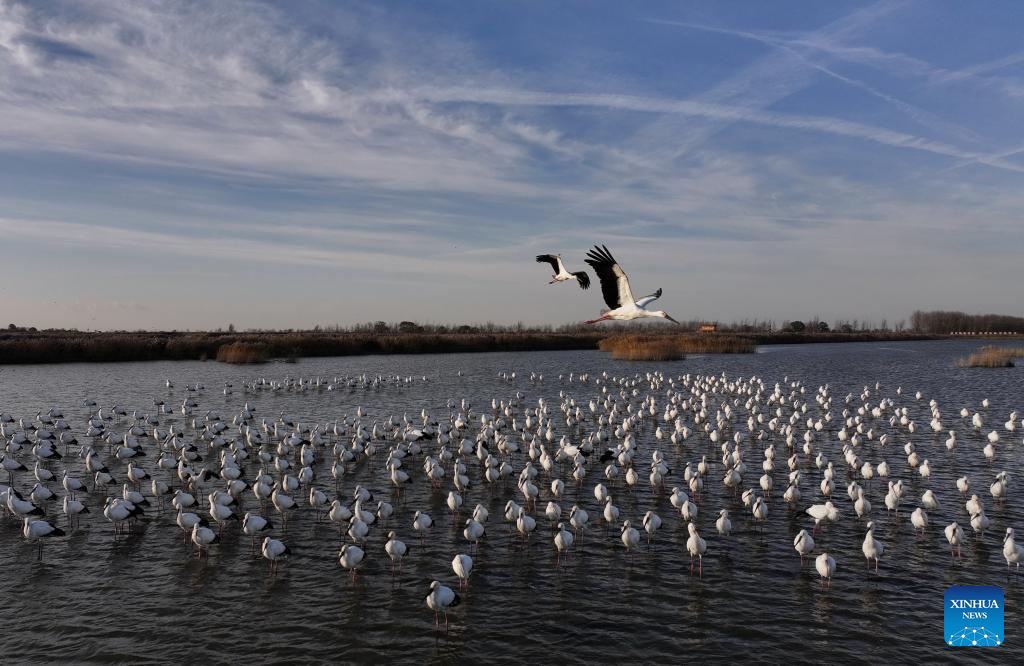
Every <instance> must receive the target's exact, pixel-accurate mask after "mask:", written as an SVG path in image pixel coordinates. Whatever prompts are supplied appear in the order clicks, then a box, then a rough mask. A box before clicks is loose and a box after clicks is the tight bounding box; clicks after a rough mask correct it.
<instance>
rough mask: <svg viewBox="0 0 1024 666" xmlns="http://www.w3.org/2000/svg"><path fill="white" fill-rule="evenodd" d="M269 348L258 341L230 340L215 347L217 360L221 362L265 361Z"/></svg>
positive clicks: (268, 356) (268, 354)
mask: <svg viewBox="0 0 1024 666" xmlns="http://www.w3.org/2000/svg"><path fill="white" fill-rule="evenodd" d="M268 359H270V350H269V349H268V348H267V346H266V345H265V344H262V343H259V342H231V343H229V344H226V345H221V346H220V347H218V348H217V360H218V361H220V362H221V363H239V364H240V363H266V362H267V360H268Z"/></svg>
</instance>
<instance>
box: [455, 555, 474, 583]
mask: <svg viewBox="0 0 1024 666" xmlns="http://www.w3.org/2000/svg"><path fill="white" fill-rule="evenodd" d="M452 571H454V572H455V575H456V576H458V577H459V587H460V588H462V587H466V588H468V587H469V576H470V574H472V573H473V558H472V557H470V556H469V555H466V554H465V553H459V554H458V555H456V556H455V557H454V558H453V559H452Z"/></svg>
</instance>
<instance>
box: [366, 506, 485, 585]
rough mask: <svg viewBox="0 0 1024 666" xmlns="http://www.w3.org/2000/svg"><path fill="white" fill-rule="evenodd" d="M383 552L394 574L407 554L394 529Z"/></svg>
mask: <svg viewBox="0 0 1024 666" xmlns="http://www.w3.org/2000/svg"><path fill="white" fill-rule="evenodd" d="M470 520H472V518H471V519H470ZM384 552H385V553H387V554H388V557H389V558H390V559H391V575H394V574H395V568H396V567H397V568H398V569H401V568H402V558H404V557H405V556H406V555H408V554H409V547H408V546H406V545H405V543H404V542H402V541H400V540H399V539H398V537H397V536H396V535H395V531H394V530H391V531H390V532H388V541H387V543H385V544H384Z"/></svg>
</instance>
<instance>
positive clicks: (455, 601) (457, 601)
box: [448, 592, 462, 608]
mask: <svg viewBox="0 0 1024 666" xmlns="http://www.w3.org/2000/svg"><path fill="white" fill-rule="evenodd" d="M453 594H455V598H454V599H452V602H451V603H450V604H448V605H449V607H451V608H454V607H455V606H458V605H459V604H461V603H462V597H460V596H459V593H458V592H454V593H453Z"/></svg>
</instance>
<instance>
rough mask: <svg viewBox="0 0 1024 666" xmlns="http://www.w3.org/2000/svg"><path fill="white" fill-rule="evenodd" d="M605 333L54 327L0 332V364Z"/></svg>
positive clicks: (428, 346) (427, 349)
mask: <svg viewBox="0 0 1024 666" xmlns="http://www.w3.org/2000/svg"><path fill="white" fill-rule="evenodd" d="M606 335H607V333H606V332H602V331H590V332H586V333H533V332H523V333H517V332H500V333H385V334H375V333H350V332H344V333H332V332H323V333H319V332H314V331H293V332H254V333H177V332H160V333H143V332H140V333H83V332H77V331H56V332H39V333H14V334H7V333H3V334H0V364H5V363H78V362H87V363H97V362H99V363H103V362H122V361H156V360H206V359H217V360H220V361H224V362H227V363H259V362H262V361H266V360H269V359H282V360H284V361H291V362H294V361H295V360H296V359H299V358H309V357H317V356H358V355H363V354H430V353H438V354H457V353H463V352H493V351H557V350H571V349H594V348H595V347H596V346H597V342H598V341H599V340H600V339H601V338H603V337H605V336H606Z"/></svg>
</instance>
